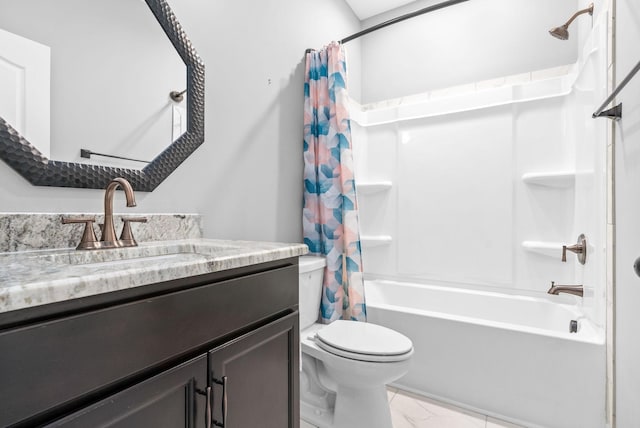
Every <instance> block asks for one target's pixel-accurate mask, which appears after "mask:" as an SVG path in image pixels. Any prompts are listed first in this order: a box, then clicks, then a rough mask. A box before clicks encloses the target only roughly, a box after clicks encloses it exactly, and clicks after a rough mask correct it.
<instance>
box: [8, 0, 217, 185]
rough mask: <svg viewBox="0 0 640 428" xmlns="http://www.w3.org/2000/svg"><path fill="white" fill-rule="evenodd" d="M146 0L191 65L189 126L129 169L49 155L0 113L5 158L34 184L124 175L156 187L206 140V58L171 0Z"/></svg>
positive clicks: (91, 181)
mask: <svg viewBox="0 0 640 428" xmlns="http://www.w3.org/2000/svg"><path fill="white" fill-rule="evenodd" d="M145 1H146V3H147V5H148V6H149V8H150V9H151V12H152V13H153V14H154V16H155V17H156V19H157V21H158V23H159V24H160V26H161V27H162V29H163V30H164V32H165V33H166V35H167V37H169V40H170V41H171V44H172V45H173V47H174V48H175V49H176V51H177V52H178V55H180V58H182V61H184V63H185V65H186V66H187V92H186V94H187V131H186V132H185V133H184V134H182V136H180V137H179V138H178V139H177V140H176V141H174V142H173V143H172V144H171V145H170V146H169V147H167V148H166V149H165V150H164V151H163V152H162V153H160V154H159V155H158V156H156V157H155V159H153V161H151V162H150V163H149V164H148V165H147V166H146V167H144V168H143V169H129V168H117V167H108V166H99V165H91V164H85V163H79V162H62V161H55V160H50V159H48V158H46V157H45V156H43V155H42V153H41V152H40V151H39V150H38V149H37V148H36V147H35V146H34V145H33V144H31V143H30V142H28V141H27V140H26V139H25V138H24V137H22V136H21V135H20V133H19V132H18V131H16V130H15V129H14V128H12V127H11V125H9V124H8V123H7V122H6V121H5V120H4V119H2V118H1V117H0V158H1V159H3V160H4V161H5V162H6V163H7V164H8V165H9V166H10V167H11V168H13V169H14V170H16V171H17V172H18V173H19V174H20V175H22V176H23V177H24V178H25V179H27V180H28V181H29V182H30V183H31V184H33V185H34V186H53V187H77V188H88V189H104V188H105V187H106V186H107V184H108V183H109V181H110V180H111V179H113V178H115V177H124V178H126V179H127V180H129V182H130V183H131V185H132V186H133V188H134V189H135V190H136V191H143V192H151V191H153V189H155V188H156V187H158V185H159V184H160V183H161V182H162V181H163V180H164V179H165V178H167V177H168V176H169V174H171V173H172V172H173V171H174V170H175V169H176V168H177V167H178V166H179V165H180V164H181V163H182V162H183V161H184V160H185V159H186V158H188V157H189V155H191V153H193V152H194V151H195V150H196V149H197V148H198V147H199V146H200V145H201V144H202V143H203V142H204V63H203V62H202V60H201V59H200V57H199V56H198V53H197V52H196V50H195V49H194V48H193V46H192V45H191V42H190V41H189V38H188V37H187V35H186V34H185V32H184V30H183V29H182V26H181V25H180V23H179V22H178V20H177V19H176V17H175V15H174V14H173V11H172V10H171V8H170V7H169V5H168V4H167V2H166V0H145ZM114 126H115V125H114Z"/></svg>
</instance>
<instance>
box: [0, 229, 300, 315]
mask: <svg viewBox="0 0 640 428" xmlns="http://www.w3.org/2000/svg"><path fill="white" fill-rule="evenodd" d="M306 252H307V246H306V245H303V244H282V243H273V242H254V241H223V240H212V239H184V240H175V241H156V242H148V243H142V244H140V245H139V246H138V247H131V248H118V249H108V250H94V251H80V250H73V249H61V250H40V251H23V252H13V253H0V313H2V312H7V311H14V310H17V309H23V308H28V307H33V306H37V305H44V304H49V303H55V302H61V301H66V300H69V299H77V298H81V297H87V296H93V295H96V294H101V293H108V292H113V291H119V290H125V289H129V288H134V287H141V286H145V285H149V284H156V283H159V282H162V281H169V280H173V279H179V278H186V277H190V276H195V275H202V274H208V273H212V272H218V271H223V270H228V269H233V268H239V267H244V266H250V265H254V264H258V263H266V262H271V261H276V260H280V259H286V258H290V257H297V256H300V255H303V254H305V253H306Z"/></svg>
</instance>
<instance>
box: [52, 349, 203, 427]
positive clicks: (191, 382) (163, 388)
mask: <svg viewBox="0 0 640 428" xmlns="http://www.w3.org/2000/svg"><path fill="white" fill-rule="evenodd" d="M206 379H207V357H206V355H202V356H200V357H197V358H195V359H193V360H191V361H188V362H186V363H184V364H182V365H180V366H177V367H175V368H173V369H170V370H167V371H165V372H163V373H161V374H159V375H157V376H154V377H152V378H151V379H148V380H146V381H143V382H141V383H139V384H137V385H135V386H133V387H131V388H128V389H126V390H124V391H122V392H120V393H118V394H115V395H113V396H111V397H108V398H106V399H104V400H101V401H99V402H98V403H95V404H93V405H90V406H88V407H86V408H84V409H82V410H80V411H78V412H76V413H73V414H71V415H69V416H67V417H65V418H63V419H61V420H58V421H56V422H54V423H52V424H50V425H46V426H47V427H64V428H74V427H77V428H87V427H101V428H107V427H109V428H140V427H154V428H205V426H206V417H207V414H206V411H207V410H206V394H207V392H206V391H207V381H206Z"/></svg>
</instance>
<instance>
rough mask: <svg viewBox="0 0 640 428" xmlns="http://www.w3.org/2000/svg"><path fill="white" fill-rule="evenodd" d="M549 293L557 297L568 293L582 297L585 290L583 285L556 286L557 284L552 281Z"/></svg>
mask: <svg viewBox="0 0 640 428" xmlns="http://www.w3.org/2000/svg"><path fill="white" fill-rule="evenodd" d="M547 293H549V294H555V295H556V296H557V295H558V294H560V293H567V294H573V295H574V296H580V297H582V296H583V294H584V288H583V287H582V285H556V283H555V282H553V281H551V288H549V290H548V291H547Z"/></svg>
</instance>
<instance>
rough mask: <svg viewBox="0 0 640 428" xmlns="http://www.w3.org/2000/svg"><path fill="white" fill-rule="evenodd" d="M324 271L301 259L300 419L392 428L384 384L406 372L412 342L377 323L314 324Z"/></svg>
mask: <svg viewBox="0 0 640 428" xmlns="http://www.w3.org/2000/svg"><path fill="white" fill-rule="evenodd" d="M324 267H325V259H324V258H323V257H315V256H302V257H300V259H299V275H300V278H299V291H300V297H299V299H300V349H301V353H302V358H301V372H300V416H301V418H302V419H303V420H305V421H306V422H308V423H310V424H312V425H315V426H317V427H319V428H364V427H366V428H391V426H392V425H391V413H390V411H389V403H388V399H387V392H386V387H385V386H386V385H387V384H388V383H391V382H393V381H395V380H397V379H398V378H400V377H401V376H403V375H404V374H405V373H406V372H407V371H408V369H409V362H410V359H411V356H412V355H413V344H412V343H411V340H410V339H409V338H407V337H406V336H404V335H402V334H400V333H398V332H396V331H394V330H391V329H389V328H386V327H383V326H379V325H376V324H371V323H364V322H357V321H345V320H338V321H334V322H333V323H331V324H329V325H324V324H320V323H318V321H317V320H318V310H319V308H320V300H321V295H322V279H323V273H324Z"/></svg>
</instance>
